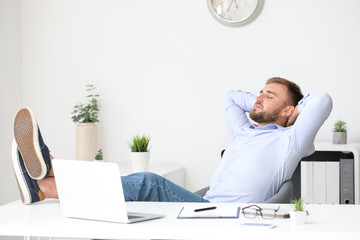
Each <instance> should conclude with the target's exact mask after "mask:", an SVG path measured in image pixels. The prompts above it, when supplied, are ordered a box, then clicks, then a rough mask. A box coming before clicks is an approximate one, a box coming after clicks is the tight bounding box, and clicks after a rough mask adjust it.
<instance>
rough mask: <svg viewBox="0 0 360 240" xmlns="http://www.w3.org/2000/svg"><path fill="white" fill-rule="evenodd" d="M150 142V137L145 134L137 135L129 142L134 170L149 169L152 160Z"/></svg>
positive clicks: (144, 170) (142, 170) (143, 170)
mask: <svg viewBox="0 0 360 240" xmlns="http://www.w3.org/2000/svg"><path fill="white" fill-rule="evenodd" d="M149 142H150V137H148V136H145V135H142V136H140V135H135V136H134V137H133V138H132V139H131V141H130V142H129V147H130V149H131V160H132V162H131V163H132V169H133V172H146V171H148V168H149V160H150V152H149V150H150V149H149Z"/></svg>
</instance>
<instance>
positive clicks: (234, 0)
mask: <svg viewBox="0 0 360 240" xmlns="http://www.w3.org/2000/svg"><path fill="white" fill-rule="evenodd" d="M233 2H234V3H235V7H236V9H239V6H238V4H237V1H236V0H231V3H230V5H229V7H228V9H227V10H226V13H229V11H230V8H231V5H232V4H233Z"/></svg>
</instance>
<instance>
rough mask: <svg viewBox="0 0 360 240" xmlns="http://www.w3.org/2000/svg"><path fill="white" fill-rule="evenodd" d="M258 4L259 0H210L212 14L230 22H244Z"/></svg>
mask: <svg viewBox="0 0 360 240" xmlns="http://www.w3.org/2000/svg"><path fill="white" fill-rule="evenodd" d="M257 5H258V0H208V6H209V9H210V12H211V13H212V15H213V16H214V17H215V18H216V19H217V20H219V21H220V22H222V23H228V24H236V23H240V22H244V21H245V20H247V19H248V18H249V17H250V16H251V15H252V14H253V13H254V12H255V10H256V7H257Z"/></svg>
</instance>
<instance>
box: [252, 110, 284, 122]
mask: <svg viewBox="0 0 360 240" xmlns="http://www.w3.org/2000/svg"><path fill="white" fill-rule="evenodd" d="M281 111H282V108H279V109H276V110H275V111H274V112H271V113H267V112H258V113H257V112H255V111H254V109H253V110H252V111H251V112H250V115H249V116H250V118H251V119H252V120H254V121H255V122H257V123H275V122H276V121H277V120H278V119H279V116H280V113H281Z"/></svg>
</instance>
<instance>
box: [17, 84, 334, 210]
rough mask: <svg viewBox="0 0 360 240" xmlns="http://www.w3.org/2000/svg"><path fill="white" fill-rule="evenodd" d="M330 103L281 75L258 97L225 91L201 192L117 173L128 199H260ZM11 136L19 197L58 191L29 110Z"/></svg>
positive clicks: (311, 135) (305, 151)
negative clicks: (221, 125)
mask: <svg viewBox="0 0 360 240" xmlns="http://www.w3.org/2000/svg"><path fill="white" fill-rule="evenodd" d="M331 109H332V100H331V98H330V97H329V95H328V94H326V93H320V94H308V95H307V96H306V97H305V98H304V97H303V95H302V93H301V90H300V88H299V87H298V86H297V85H296V84H295V83H293V82H290V81H288V80H286V79H283V78H271V79H269V80H268V81H267V83H266V86H265V87H264V88H263V89H262V90H261V91H260V94H259V95H258V96H257V97H256V96H255V95H253V94H250V93H247V92H243V91H230V92H229V93H228V94H227V97H226V101H225V115H226V122H227V125H228V128H229V130H230V133H231V136H232V137H231V140H230V143H229V145H228V147H227V148H226V151H225V154H224V156H223V158H222V160H221V162H220V164H219V166H218V168H217V169H216V171H215V173H214V175H213V177H212V180H211V184H210V189H209V191H208V192H207V194H206V196H205V197H204V198H202V197H200V196H198V195H196V194H194V193H192V192H190V191H188V190H186V189H184V188H181V187H179V186H177V185H176V184H174V183H172V182H170V181H168V180H167V179H165V178H162V177H160V176H158V175H156V174H153V173H135V174H132V175H129V176H124V177H122V183H123V188H124V195H125V200H126V201H187V202H209V201H210V202H263V201H265V200H267V199H268V198H270V197H272V196H273V195H274V194H275V193H277V191H278V189H279V188H280V186H281V185H282V183H283V182H285V181H287V180H289V179H290V178H291V176H292V174H293V172H294V171H295V168H296V166H297V164H298V162H299V161H300V160H301V158H303V157H305V156H308V155H310V154H311V153H313V152H314V151H315V149H314V144H313V143H314V139H315V136H316V134H317V132H318V130H319V129H320V127H321V125H322V124H323V123H324V121H325V120H326V119H327V117H328V116H329V114H330V112H331ZM248 112H250V118H251V119H252V120H253V121H255V122H257V124H252V123H251V122H250V120H249V119H248V117H247V115H246V113H248ZM14 136H15V140H16V143H14V144H13V163H14V164H13V165H14V169H15V174H16V178H17V181H18V183H19V184H18V185H19V190H20V193H21V196H22V200H23V202H24V203H25V204H29V203H32V202H37V201H40V200H42V199H44V198H57V197H58V196H57V190H56V185H55V181H54V175H53V172H52V169H51V160H50V158H51V157H50V154H49V150H48V148H47V147H46V145H45V144H44V142H43V140H42V137H41V133H40V130H39V129H38V126H37V123H36V121H35V118H34V116H33V115H32V113H31V111H30V110H29V109H22V110H20V111H19V112H18V114H17V116H16V118H15V123H14ZM29 189H30V190H29Z"/></svg>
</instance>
